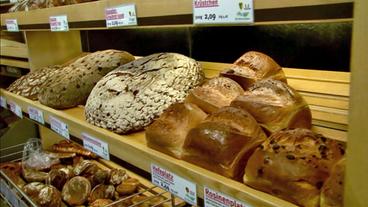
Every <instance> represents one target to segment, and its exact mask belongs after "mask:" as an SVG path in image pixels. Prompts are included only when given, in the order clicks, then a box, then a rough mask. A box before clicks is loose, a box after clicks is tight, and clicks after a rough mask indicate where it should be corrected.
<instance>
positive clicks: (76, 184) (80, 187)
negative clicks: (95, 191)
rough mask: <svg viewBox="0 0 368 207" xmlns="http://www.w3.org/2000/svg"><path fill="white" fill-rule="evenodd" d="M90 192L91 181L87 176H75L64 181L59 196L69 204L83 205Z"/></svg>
mask: <svg viewBox="0 0 368 207" xmlns="http://www.w3.org/2000/svg"><path fill="white" fill-rule="evenodd" d="M90 192H91V183H90V182H89V181H88V179H87V178H85V177H82V176H75V177H73V178H72V179H70V180H69V181H68V182H67V183H65V185H64V187H63V190H62V191H61V196H62V198H63V200H64V201H65V202H66V203H67V204H69V205H71V206H77V205H83V204H84V203H85V202H86V201H87V199H88V196H89V194H90Z"/></svg>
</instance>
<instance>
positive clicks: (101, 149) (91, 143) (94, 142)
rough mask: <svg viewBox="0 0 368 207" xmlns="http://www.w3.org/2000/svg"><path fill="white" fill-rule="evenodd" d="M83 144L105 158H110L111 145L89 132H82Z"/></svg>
mask: <svg viewBox="0 0 368 207" xmlns="http://www.w3.org/2000/svg"><path fill="white" fill-rule="evenodd" d="M82 138H83V146H84V148H86V149H88V150H90V151H91V152H93V153H95V154H97V155H99V156H100V157H102V158H104V159H105V160H110V154H109V145H108V144H107V143H106V142H103V141H101V140H99V139H97V138H95V137H92V136H91V135H89V134H86V133H82Z"/></svg>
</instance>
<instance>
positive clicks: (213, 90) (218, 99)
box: [185, 77, 244, 113]
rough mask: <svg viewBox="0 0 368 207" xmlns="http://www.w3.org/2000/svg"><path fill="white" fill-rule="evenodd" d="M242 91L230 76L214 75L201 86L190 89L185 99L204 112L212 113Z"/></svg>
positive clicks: (227, 103) (228, 103) (227, 104)
mask: <svg viewBox="0 0 368 207" xmlns="http://www.w3.org/2000/svg"><path fill="white" fill-rule="evenodd" d="M242 93H244V90H243V89H242V87H241V86H240V85H239V84H238V83H237V82H235V81H233V80H231V79H230V78H225V77H216V78H212V79H210V80H208V81H207V82H205V83H204V84H203V85H202V86H200V87H196V88H194V89H192V90H191V91H190V93H189V95H188V96H187V98H186V99H185V102H187V103H193V104H196V105H197V106H199V108H201V109H202V110H203V111H205V112H206V113H213V112H215V111H217V110H218V109H219V108H221V107H223V106H229V105H230V103H231V101H232V100H234V99H235V98H236V97H237V96H239V95H241V94H242Z"/></svg>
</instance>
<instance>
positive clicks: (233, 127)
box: [183, 106, 266, 179]
mask: <svg viewBox="0 0 368 207" xmlns="http://www.w3.org/2000/svg"><path fill="white" fill-rule="evenodd" d="M265 139H266V135H265V134H264V132H263V131H262V129H261V127H260V126H259V125H258V124H257V122H256V120H255V119H254V118H253V117H252V115H250V114H249V113H248V112H246V111H243V110H240V109H238V108H234V107H229V106H228V107H223V108H221V109H219V110H218V111H217V112H215V113H213V114H211V115H209V116H208V117H207V118H206V119H205V120H204V121H203V122H202V123H201V124H199V125H198V126H197V127H195V128H193V129H192V130H190V132H189V133H188V135H187V138H186V140H185V143H184V150H185V152H184V156H183V159H184V160H186V161H188V162H191V163H194V164H197V165H199V166H201V167H204V168H206V169H208V170H210V171H213V172H216V173H219V174H221V175H224V176H226V177H229V178H234V179H240V178H241V176H242V175H243V173H244V167H245V164H246V162H247V160H248V158H249V156H250V155H251V153H252V152H253V150H254V149H255V148H256V147H257V146H258V145H259V144H261V143H262V142H263V141H264V140H265Z"/></svg>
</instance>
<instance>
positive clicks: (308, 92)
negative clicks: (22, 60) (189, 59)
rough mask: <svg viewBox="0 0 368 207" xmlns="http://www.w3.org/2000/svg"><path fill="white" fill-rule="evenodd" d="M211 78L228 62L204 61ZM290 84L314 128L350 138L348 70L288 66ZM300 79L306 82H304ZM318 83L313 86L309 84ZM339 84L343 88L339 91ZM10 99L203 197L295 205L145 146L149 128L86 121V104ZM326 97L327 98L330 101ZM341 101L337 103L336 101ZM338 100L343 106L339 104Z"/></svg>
mask: <svg viewBox="0 0 368 207" xmlns="http://www.w3.org/2000/svg"><path fill="white" fill-rule="evenodd" d="M201 64H202V67H203V68H204V71H205V73H206V76H207V77H213V76H216V75H218V73H219V71H220V70H222V69H224V68H226V67H228V66H229V64H222V63H212V62H201ZM284 71H285V73H286V75H287V77H288V82H289V84H290V85H292V86H293V87H294V88H296V89H297V90H298V91H303V95H304V97H306V99H307V101H308V102H310V105H311V110H312V116H313V117H314V119H313V123H314V126H313V130H314V131H316V132H319V133H323V134H324V135H325V136H327V137H329V138H333V139H337V140H340V141H346V139H347V138H346V128H347V108H348V106H347V100H348V97H349V83H350V78H349V75H350V74H349V73H344V72H331V71H315V70H302V69H299V70H296V69H291V68H284ZM298 81H302V82H301V83H300V82H298ZM310 82H313V83H314V84H316V85H315V86H314V87H312V88H311V87H310V86H309V85H310V84H308V83H310ZM336 86H340V89H341V90H336ZM0 92H1V96H3V97H5V98H6V100H7V101H14V102H15V103H17V104H18V105H19V106H20V107H21V108H22V110H23V111H24V112H25V113H27V110H28V106H32V107H35V108H38V109H39V110H41V111H43V115H44V119H45V121H46V122H47V123H49V117H50V115H51V116H53V117H56V118H58V119H60V120H61V121H63V122H65V123H66V124H67V125H68V129H69V133H70V134H71V135H73V136H74V137H77V138H79V139H81V137H82V133H88V134H90V135H91V136H94V137H96V138H98V139H101V140H103V141H105V142H107V143H108V144H109V150H110V153H111V154H112V155H114V156H116V157H118V158H120V159H122V160H124V161H126V162H128V163H130V164H132V165H134V166H136V167H138V168H141V169H143V170H145V171H147V172H150V167H151V164H152V163H154V164H157V165H159V166H161V167H163V168H166V169H168V170H170V171H172V172H173V173H175V174H177V175H179V176H182V177H184V178H186V179H188V180H190V181H192V182H194V183H196V184H197V186H198V188H197V192H198V194H199V196H200V197H202V198H203V187H204V186H207V187H209V188H212V189H214V190H216V191H219V192H222V193H224V194H227V195H229V196H232V197H234V198H237V199H238V200H241V201H244V202H246V203H248V204H250V205H253V206H279V207H291V206H295V205H293V204H291V203H289V202H286V201H284V200H281V199H279V198H276V197H274V196H271V195H269V194H266V193H263V192H260V191H257V190H255V189H252V188H250V187H248V186H246V185H244V184H242V183H240V182H237V181H233V180H231V179H228V178H225V177H223V176H220V175H218V174H215V173H213V172H210V171H208V170H205V169H203V168H200V167H198V166H195V165H192V164H190V163H187V162H185V161H182V160H177V159H175V158H172V157H170V156H168V155H166V154H163V153H160V152H158V151H155V150H153V149H151V148H149V147H147V145H146V140H145V135H144V132H138V133H134V134H130V135H118V134H115V133H113V132H111V131H108V130H105V129H102V128H99V127H96V126H93V125H91V124H89V123H87V122H86V121H85V116H84V107H83V106H80V107H75V108H71V109H67V110H55V109H52V108H49V107H47V106H44V105H41V104H40V103H39V102H35V101H31V100H29V99H26V98H24V97H21V96H18V95H15V94H12V93H10V92H7V91H5V90H2V89H1V90H0ZM325 100H327V101H325ZM336 103H338V104H336ZM335 104H336V105H337V107H338V108H336V107H335Z"/></svg>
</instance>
